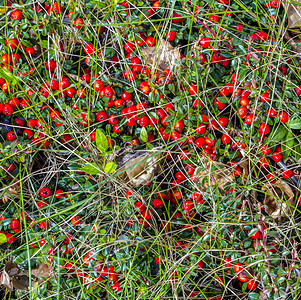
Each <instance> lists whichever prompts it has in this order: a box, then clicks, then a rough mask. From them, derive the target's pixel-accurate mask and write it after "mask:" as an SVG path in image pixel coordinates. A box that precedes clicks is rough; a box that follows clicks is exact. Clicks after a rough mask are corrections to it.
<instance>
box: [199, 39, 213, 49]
mask: <svg viewBox="0 0 301 300" xmlns="http://www.w3.org/2000/svg"><path fill="white" fill-rule="evenodd" d="M210 43H211V39H210V38H207V37H204V38H202V39H201V46H202V47H203V48H208V47H209V46H210Z"/></svg>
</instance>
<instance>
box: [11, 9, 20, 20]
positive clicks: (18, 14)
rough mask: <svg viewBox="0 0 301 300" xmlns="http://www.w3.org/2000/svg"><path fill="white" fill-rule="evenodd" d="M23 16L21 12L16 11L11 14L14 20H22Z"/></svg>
mask: <svg viewBox="0 0 301 300" xmlns="http://www.w3.org/2000/svg"><path fill="white" fill-rule="evenodd" d="M22 16H23V14H22V12H21V11H20V10H18V9H15V10H14V11H12V12H11V14H10V17H11V18H12V19H14V20H20V19H21V18H22Z"/></svg>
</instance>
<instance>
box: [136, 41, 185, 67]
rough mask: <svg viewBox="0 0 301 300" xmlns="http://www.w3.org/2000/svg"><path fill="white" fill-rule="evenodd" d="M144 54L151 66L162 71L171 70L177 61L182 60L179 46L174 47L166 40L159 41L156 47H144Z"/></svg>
mask: <svg viewBox="0 0 301 300" xmlns="http://www.w3.org/2000/svg"><path fill="white" fill-rule="evenodd" d="M142 54H143V57H144V59H145V61H146V63H147V64H148V65H149V66H151V67H152V68H154V69H158V70H160V71H164V70H165V69H170V70H171V69H172V67H173V66H174V65H175V63H176V61H180V60H181V55H180V51H179V48H178V47H176V48H174V47H173V46H172V45H171V44H170V43H169V42H167V41H165V40H161V41H159V42H158V44H157V45H156V46H154V47H146V48H144V49H142Z"/></svg>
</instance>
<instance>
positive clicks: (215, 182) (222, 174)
mask: <svg viewBox="0 0 301 300" xmlns="http://www.w3.org/2000/svg"><path fill="white" fill-rule="evenodd" d="M194 180H195V182H196V183H199V184H200V190H201V191H202V192H205V191H206V190H207V189H208V188H209V187H213V186H218V187H219V189H220V190H223V189H224V187H225V185H226V184H227V183H230V182H233V181H234V175H233V169H232V168H231V167H230V166H226V165H224V164H222V163H219V162H216V161H209V163H208V164H207V166H206V168H205V169H204V168H200V167H199V168H196V170H195V172H194Z"/></svg>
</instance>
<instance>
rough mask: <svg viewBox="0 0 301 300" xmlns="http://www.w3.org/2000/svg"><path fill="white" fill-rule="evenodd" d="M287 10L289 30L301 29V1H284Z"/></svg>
mask: <svg viewBox="0 0 301 300" xmlns="http://www.w3.org/2000/svg"><path fill="white" fill-rule="evenodd" d="M282 3H283V6H284V8H285V9H286V10H287V18H288V28H298V27H301V0H293V1H292V0H290V1H283V2H282Z"/></svg>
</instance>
